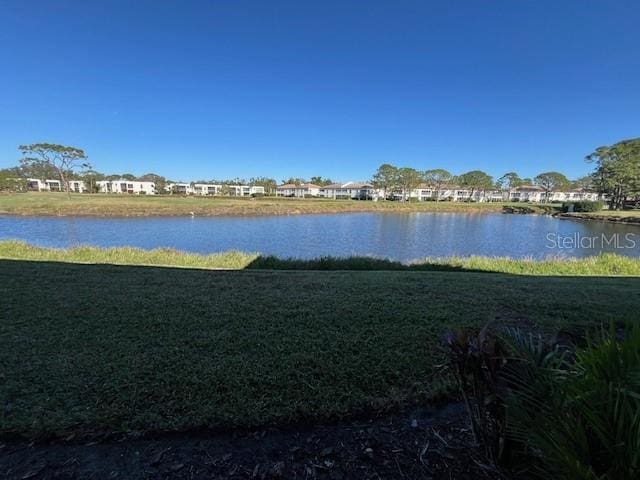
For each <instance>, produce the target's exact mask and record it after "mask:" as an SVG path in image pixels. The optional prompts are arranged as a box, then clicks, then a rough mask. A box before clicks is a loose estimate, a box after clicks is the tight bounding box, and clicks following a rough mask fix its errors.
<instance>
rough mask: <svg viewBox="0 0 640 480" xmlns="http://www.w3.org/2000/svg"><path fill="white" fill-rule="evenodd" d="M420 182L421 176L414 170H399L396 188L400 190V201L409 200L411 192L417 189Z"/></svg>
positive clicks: (403, 168)
mask: <svg viewBox="0 0 640 480" xmlns="http://www.w3.org/2000/svg"><path fill="white" fill-rule="evenodd" d="M422 180H423V178H422V175H421V174H420V172H418V171H417V170H416V169H415V168H409V167H402V168H399V169H398V186H399V187H400V188H401V189H402V200H407V199H410V198H411V191H412V190H414V189H416V188H418V185H420V182H422Z"/></svg>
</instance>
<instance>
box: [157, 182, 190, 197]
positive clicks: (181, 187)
mask: <svg viewBox="0 0 640 480" xmlns="http://www.w3.org/2000/svg"><path fill="white" fill-rule="evenodd" d="M164 188H165V190H166V191H167V192H168V193H175V194H177V195H191V194H192V193H193V189H192V188H191V184H190V183H167V185H166V186H165V187H164Z"/></svg>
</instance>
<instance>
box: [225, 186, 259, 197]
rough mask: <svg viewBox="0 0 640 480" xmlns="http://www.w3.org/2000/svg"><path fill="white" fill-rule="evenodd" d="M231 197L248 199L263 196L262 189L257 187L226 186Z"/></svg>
mask: <svg viewBox="0 0 640 480" xmlns="http://www.w3.org/2000/svg"><path fill="white" fill-rule="evenodd" d="M227 188H228V189H229V195H230V196H232V197H250V196H256V195H264V187H262V186H259V185H227Z"/></svg>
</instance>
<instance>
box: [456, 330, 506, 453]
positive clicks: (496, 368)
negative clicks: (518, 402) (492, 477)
mask: <svg viewBox="0 0 640 480" xmlns="http://www.w3.org/2000/svg"><path fill="white" fill-rule="evenodd" d="M488 327H489V325H486V326H485V327H484V328H483V329H482V330H481V331H480V332H479V333H478V334H477V335H471V334H469V333H468V332H466V331H464V330H462V329H458V330H456V331H454V332H452V333H450V334H449V335H448V336H447V338H446V343H447V346H448V350H449V355H448V358H449V363H448V367H449V370H450V371H451V373H453V376H454V377H455V379H456V382H457V383H458V387H459V389H460V393H461V395H462V398H463V399H464V403H465V406H466V408H467V411H468V414H469V419H470V422H471V430H472V432H473V436H474V439H475V441H476V443H478V444H479V445H480V446H481V447H482V448H483V449H484V453H485V456H486V457H487V459H488V460H489V461H490V462H491V463H492V464H493V465H498V464H499V463H501V459H502V456H503V453H504V446H505V445H504V440H505V408H504V407H505V406H504V403H503V402H502V400H501V399H500V396H499V372H500V369H501V368H502V366H503V364H504V362H505V355H504V353H505V352H504V350H503V348H502V343H501V342H500V341H499V340H498V338H497V337H496V336H494V335H492V334H491V333H490V332H489V330H488Z"/></svg>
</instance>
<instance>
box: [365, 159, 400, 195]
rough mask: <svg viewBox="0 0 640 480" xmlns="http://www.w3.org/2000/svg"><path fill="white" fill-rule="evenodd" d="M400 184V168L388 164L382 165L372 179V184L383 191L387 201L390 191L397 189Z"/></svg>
mask: <svg viewBox="0 0 640 480" xmlns="http://www.w3.org/2000/svg"><path fill="white" fill-rule="evenodd" d="M398 183H399V182H398V168H397V167H394V166H393V165H390V164H388V163H385V164H383V165H380V166H379V167H378V170H377V171H376V173H374V174H373V177H372V179H371V184H372V185H373V186H374V187H375V188H378V189H380V190H382V191H383V196H384V198H385V199H386V198H387V193H388V191H389V190H393V189H394V188H396V187H397V186H398Z"/></svg>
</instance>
